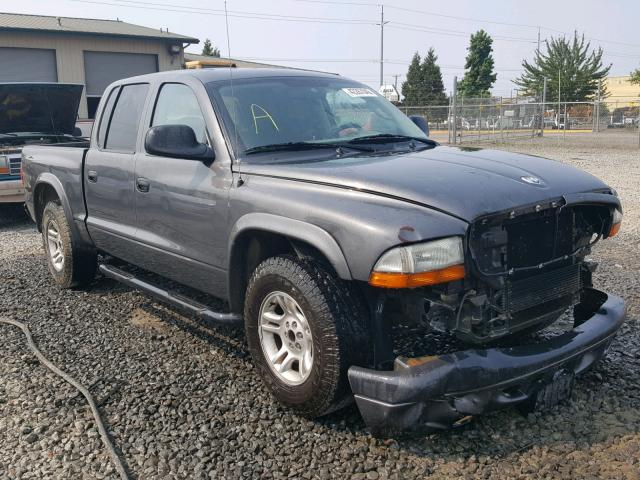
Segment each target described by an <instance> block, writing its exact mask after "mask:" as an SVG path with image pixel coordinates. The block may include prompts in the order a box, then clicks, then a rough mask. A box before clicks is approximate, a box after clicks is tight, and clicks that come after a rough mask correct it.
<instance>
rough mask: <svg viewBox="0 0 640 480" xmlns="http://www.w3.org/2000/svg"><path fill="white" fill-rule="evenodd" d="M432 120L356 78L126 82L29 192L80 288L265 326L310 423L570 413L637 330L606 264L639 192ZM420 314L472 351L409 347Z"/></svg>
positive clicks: (31, 176) (49, 149) (53, 253)
mask: <svg viewBox="0 0 640 480" xmlns="http://www.w3.org/2000/svg"><path fill="white" fill-rule="evenodd" d="M425 123H426V122H424V119H423V120H422V122H420V121H418V119H415V121H412V119H411V118H409V117H407V116H405V115H403V114H402V113H401V112H400V111H399V110H398V109H397V108H396V107H394V106H393V105H392V104H391V103H389V102H388V101H386V100H385V99H384V98H383V97H381V96H380V95H379V94H378V93H376V92H375V91H373V90H372V89H370V88H369V87H367V86H365V85H363V84H360V83H356V82H354V81H351V80H348V79H345V78H343V77H341V76H337V75H329V74H321V73H314V72H302V71H299V70H286V69H277V70H275V69H274V70H269V69H236V70H234V71H232V72H231V71H229V70H227V69H210V70H184V71H180V72H163V73H156V74H151V75H146V76H139V77H135V78H130V79H125V80H121V81H118V82H116V83H114V84H112V85H111V86H109V87H108V89H107V91H106V92H105V95H104V96H103V98H102V101H101V104H100V106H99V108H98V113H97V118H96V123H95V128H94V129H93V134H92V137H91V139H90V141H89V142H86V143H82V142H76V143H69V144H59V145H51V146H28V147H25V148H24V150H23V162H24V184H25V189H26V205H27V207H28V211H29V213H30V215H31V217H32V218H33V220H34V221H35V223H36V224H37V226H38V228H39V229H40V231H41V232H42V238H43V244H44V251H45V252H46V258H47V259H48V266H49V270H50V272H51V275H52V276H53V279H54V280H55V282H56V283H57V284H58V285H59V286H60V287H63V288H70V287H81V286H83V285H86V284H88V283H90V282H92V281H93V279H94V277H95V275H96V271H97V270H99V271H100V272H101V273H102V275H103V276H107V277H111V278H114V279H117V280H119V281H121V282H123V283H124V284H126V285H129V286H131V287H135V288H137V289H140V290H142V291H143V292H146V293H147V294H149V295H152V296H153V297H155V298H157V299H160V300H162V301H163V302H165V303H168V304H170V305H172V306H174V307H177V308H180V309H182V310H185V311H187V312H191V313H192V314H193V315H196V316H198V317H201V318H202V319H203V320H205V321H208V322H213V323H218V324H225V325H234V324H243V325H244V329H245V334H246V339H247V343H248V348H249V351H250V353H251V356H252V358H253V361H254V364H255V366H256V371H257V372H258V374H259V375H260V376H261V377H262V379H263V380H264V382H265V383H266V385H267V386H268V388H269V389H270V391H271V392H272V393H273V395H274V396H275V397H276V398H277V399H278V400H279V401H280V402H282V403H283V404H285V405H287V406H289V407H291V408H292V410H294V411H297V412H299V413H300V414H303V415H305V416H308V417H318V416H320V415H324V414H327V413H329V412H332V411H334V410H336V409H339V408H341V407H343V406H345V405H346V404H348V403H349V402H350V401H352V400H353V399H355V402H356V404H357V406H358V408H359V410H360V412H361V414H362V416H363V418H364V420H365V422H366V424H367V425H368V426H369V427H370V428H371V429H372V430H373V431H374V432H375V433H376V434H381V435H385V434H393V433H394V432H399V431H407V430H414V429H415V430H421V429H428V430H434V429H444V428H448V427H451V426H456V425H461V424H462V423H464V422H466V421H467V420H469V419H470V418H472V417H473V416H476V415H479V414H482V413H483V412H487V411H491V410H495V409H498V408H501V407H505V406H509V405H517V404H519V405H520V406H521V407H523V408H524V407H527V408H545V407H547V406H549V405H553V404H555V403H557V402H559V401H560V400H563V399H565V398H567V396H568V395H569V393H570V392H571V388H572V385H573V384H574V378H575V377H576V376H577V375H578V374H580V373H582V372H583V371H585V370H586V369H587V368H589V367H590V366H591V365H593V364H594V363H595V362H597V361H598V360H599V359H600V358H601V357H603V355H604V354H605V353H606V351H607V348H608V347H609V345H610V344H611V342H612V340H613V338H614V336H615V334H616V332H617V330H618V329H619V327H620V326H621V324H622V322H623V321H624V317H625V305H624V301H623V300H622V299H620V298H618V297H616V296H614V295H611V294H608V293H605V292H602V291H600V290H597V289H596V288H594V286H593V285H592V273H593V271H594V269H595V268H596V264H595V262H594V261H592V260H591V259H590V257H589V254H590V252H591V251H592V249H593V248H594V247H595V245H596V244H597V243H598V242H599V241H601V240H604V239H607V238H610V237H612V236H614V235H616V233H617V232H618V230H619V228H620V225H621V221H622V207H621V204H620V200H619V198H618V196H617V194H616V192H615V191H614V190H613V189H612V188H610V187H609V186H607V185H606V184H604V183H603V182H602V181H600V180H598V179H597V178H594V177H593V176H591V175H589V174H587V173H585V172H583V171H580V170H578V169H576V168H573V167H571V166H569V165H566V164H563V163H560V162H556V161H551V160H547V159H544V158H539V157H534V156H526V155H517V154H513V153H508V152H503V151H492V150H482V149H473V148H463V147H450V146H443V145H439V144H437V143H436V142H434V141H432V140H430V139H429V138H428V136H427V135H426V133H425V130H426V129H425V128H424V125H425ZM419 125H422V126H423V127H422V128H420V126H419ZM166 285H173V287H167V286H166ZM182 287H184V288H187V289H188V291H192V292H194V294H193V295H191V294H185V293H184V289H183V288H182ZM201 292H204V293H205V294H207V295H205V296H206V297H207V298H211V297H215V298H219V299H221V300H222V301H223V302H222V303H221V304H222V305H225V308H214V307H213V305H214V304H215V302H214V301H208V302H203V301H201V299H200V296H199V295H200V293H201ZM196 299H198V300H196ZM221 310H222V311H221ZM567 315H569V318H570V319H571V320H570V322H571V323H570V324H568V325H567V327H566V328H565V329H559V330H558V331H557V332H555V333H554V334H552V335H548V336H547V335H546V334H545V335H540V334H537V333H536V332H538V331H540V330H543V329H546V330H547V331H548V330H549V328H547V327H548V326H550V325H551V324H553V323H554V322H556V321H557V320H558V319H559V318H561V317H562V318H564V319H566V318H567ZM89 321H90V320H89ZM563 321H564V320H563ZM403 323H406V324H408V325H419V326H422V327H423V328H424V329H425V332H426V333H425V338H426V337H427V336H428V335H431V333H429V332H432V333H433V335H448V336H450V337H451V338H453V339H455V341H456V342H460V344H461V345H463V347H462V348H460V349H458V350H454V351H444V350H443V351H439V352H438V354H435V355H433V354H432V355H413V356H407V355H402V352H401V351H399V350H398V349H397V348H395V347H394V335H395V334H394V332H396V331H397V327H398V325H402V324H403ZM434 332H435V333H434Z"/></svg>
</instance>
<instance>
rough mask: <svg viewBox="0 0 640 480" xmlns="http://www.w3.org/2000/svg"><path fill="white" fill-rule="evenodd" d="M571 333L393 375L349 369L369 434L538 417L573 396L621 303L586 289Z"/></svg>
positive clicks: (402, 366)
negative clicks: (520, 412) (479, 418)
mask: <svg viewBox="0 0 640 480" xmlns="http://www.w3.org/2000/svg"><path fill="white" fill-rule="evenodd" d="M574 317H575V327H574V328H573V329H572V330H570V331H567V332H565V333H563V334H560V335H557V336H555V337H553V338H551V339H549V340H546V341H543V342H540V343H536V344H531V345H521V346H516V347H504V348H489V349H472V350H464V351H459V352H455V353H450V354H446V355H441V356H434V357H423V358H416V359H403V360H401V359H397V361H396V369H395V370H393V371H377V370H371V369H366V368H361V367H351V368H350V369H349V382H350V384H351V389H352V391H353V393H354V396H355V399H356V403H357V405H358V408H359V410H360V413H361V414H362V417H363V418H364V421H365V423H366V424H367V426H368V427H369V428H370V429H371V430H372V431H373V433H374V434H376V435H381V436H384V435H394V434H396V433H399V432H402V431H410V430H420V431H433V430H441V429H447V428H450V427H454V426H458V425H461V424H463V423H466V421H468V420H469V419H471V418H472V417H473V416H475V415H479V414H482V413H486V412H490V411H493V410H497V409H500V408H504V407H506V406H509V405H516V404H520V406H524V407H526V409H536V408H540V407H546V406H549V405H552V404H554V403H557V402H558V401H559V400H562V399H563V398H565V397H566V396H567V395H568V394H569V393H570V388H571V383H572V379H573V377H574V376H575V375H578V374H580V373H582V372H583V371H585V370H586V369H588V368H589V367H590V366H591V365H593V364H594V363H595V362H597V361H598V360H599V359H600V358H602V357H603V356H604V355H605V353H606V351H607V348H608V347H609V345H610V344H611V341H612V340H613V338H614V336H615V334H616V332H617V331H618V329H619V328H620V326H621V325H622V323H623V322H624V318H625V304H624V301H623V300H622V299H621V298H619V297H616V296H614V295H608V294H606V293H604V292H601V291H598V290H594V289H586V290H585V291H584V292H583V296H582V302H581V303H580V304H578V305H577V306H576V309H575V314H574Z"/></svg>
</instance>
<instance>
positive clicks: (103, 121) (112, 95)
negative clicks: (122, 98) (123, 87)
mask: <svg viewBox="0 0 640 480" xmlns="http://www.w3.org/2000/svg"><path fill="white" fill-rule="evenodd" d="M118 88H119V87H116V88H114V89H112V90H111V92H109V96H108V97H107V104H106V105H105V106H104V110H102V116H101V118H100V127H99V128H98V146H99V147H100V148H104V140H105V138H106V137H107V127H108V126H109V119H110V118H111V112H112V111H113V104H114V103H115V102H116V97H117V96H118Z"/></svg>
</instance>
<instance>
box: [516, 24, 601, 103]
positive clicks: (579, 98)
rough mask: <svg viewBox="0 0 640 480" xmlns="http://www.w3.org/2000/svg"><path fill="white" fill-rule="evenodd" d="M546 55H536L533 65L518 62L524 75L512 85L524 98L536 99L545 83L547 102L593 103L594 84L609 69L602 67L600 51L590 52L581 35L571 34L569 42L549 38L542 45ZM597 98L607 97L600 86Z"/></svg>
mask: <svg viewBox="0 0 640 480" xmlns="http://www.w3.org/2000/svg"><path fill="white" fill-rule="evenodd" d="M545 45H546V52H542V51H540V52H536V55H535V57H534V60H533V63H529V62H528V61H527V60H524V61H523V62H522V68H523V69H524V73H523V74H522V75H521V76H520V78H517V79H516V80H514V81H513V83H515V84H516V85H518V87H520V89H521V90H522V91H523V92H524V94H525V95H531V96H540V95H541V94H542V89H543V83H544V79H545V78H546V79H547V101H551V102H554V101H558V90H560V92H559V93H560V99H561V100H565V101H567V102H583V101H587V100H591V99H593V98H594V97H595V96H596V95H597V92H598V84H599V83H600V82H601V81H602V80H604V79H605V78H606V76H607V75H608V74H609V70H610V69H611V65H609V66H608V67H603V66H602V53H603V52H602V48H600V47H598V49H597V50H592V49H591V45H590V43H589V42H585V39H584V35H582V36H580V37H579V36H578V33H577V32H575V33H574V35H573V39H572V40H569V39H566V38H565V37H560V38H551V40H547V41H545ZM600 93H601V95H602V96H603V97H605V96H607V92H606V88H605V86H604V84H603V85H602V90H601V92H600Z"/></svg>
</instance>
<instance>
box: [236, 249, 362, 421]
mask: <svg viewBox="0 0 640 480" xmlns="http://www.w3.org/2000/svg"><path fill="white" fill-rule="evenodd" d="M367 324H368V321H367V313H366V308H365V306H364V302H363V301H362V299H361V298H360V296H359V294H358V292H357V291H356V290H355V289H354V288H353V286H352V285H350V284H348V283H347V282H344V281H342V280H340V279H339V278H337V277H336V276H335V275H334V274H333V273H330V272H329V271H328V269H327V268H325V267H323V266H321V265H320V264H318V263H315V262H309V261H305V260H300V259H298V258H295V257H289V256H281V257H274V258H270V259H267V260H265V261H264V262H263V263H261V264H260V265H259V266H258V267H257V268H256V270H255V271H254V273H253V275H252V277H251V279H250V281H249V285H248V287H247V295H246V300H245V329H246V334H247V341H248V344H249V350H250V352H251V355H252V357H253V361H254V363H255V365H256V367H257V369H258V372H259V373H260V375H261V377H262V378H263V380H264V381H265V383H266V384H267V385H268V387H269V388H270V389H271V391H272V392H273V394H274V396H275V397H276V398H277V399H278V400H279V401H280V402H281V403H283V404H285V405H287V406H289V407H292V408H294V409H295V410H297V411H298V412H299V413H301V414H303V415H305V416H308V417H317V416H320V415H324V414H326V413H329V412H331V411H333V410H337V409H339V408H341V407H342V406H345V405H346V404H348V403H349V402H350V400H351V393H350V389H349V385H348V380H347V369H348V368H349V367H350V366H351V365H355V364H365V363H367V361H368V357H369V352H370V348H369V345H368V342H369V337H368V335H366V332H367Z"/></svg>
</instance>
